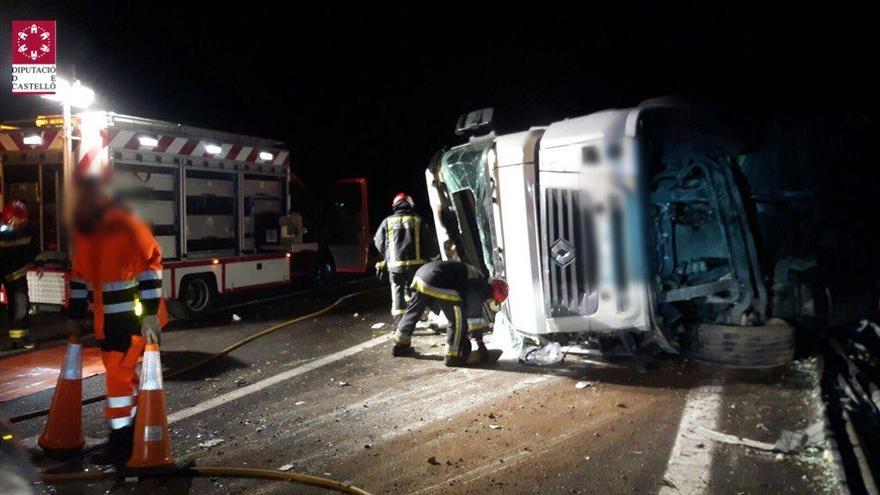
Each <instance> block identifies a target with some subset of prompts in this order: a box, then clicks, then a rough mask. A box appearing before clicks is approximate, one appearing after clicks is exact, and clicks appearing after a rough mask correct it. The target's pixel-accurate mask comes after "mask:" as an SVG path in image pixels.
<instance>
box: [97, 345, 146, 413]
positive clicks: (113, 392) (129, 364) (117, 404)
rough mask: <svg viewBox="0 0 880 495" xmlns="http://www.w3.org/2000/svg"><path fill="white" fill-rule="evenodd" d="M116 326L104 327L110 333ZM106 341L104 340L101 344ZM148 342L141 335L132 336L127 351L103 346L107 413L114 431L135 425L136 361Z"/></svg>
mask: <svg viewBox="0 0 880 495" xmlns="http://www.w3.org/2000/svg"><path fill="white" fill-rule="evenodd" d="M113 331H114V330H113V329H105V332H107V333H108V336H109V334H110V333H111V332H113ZM102 344H103V343H102ZM145 347H146V342H145V341H144V339H143V338H142V337H141V336H140V335H132V336H131V343H130V345H129V346H128V348H127V349H125V350H124V351H122V350H120V349H118V348H116V349H111V348H109V347H108V346H105V345H102V346H101V361H103V363H104V369H105V370H106V373H105V374H104V378H105V380H106V385H107V402H106V404H105V407H104V416H105V417H106V418H107V421H108V422H109V423H110V429H111V430H119V429H121V428H125V427H128V426H132V425H134V417H135V414H137V391H138V384H139V381H138V376H137V372H136V370H137V363H138V359H140V357H141V355H143V353H144V348H145Z"/></svg>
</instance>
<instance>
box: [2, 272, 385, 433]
mask: <svg viewBox="0 0 880 495" xmlns="http://www.w3.org/2000/svg"><path fill="white" fill-rule="evenodd" d="M377 290H387V289H385V288H384V287H376V288H373V289H366V290H362V291H358V292H352V293H351V294H346V295H344V296H342V297H340V298H338V299H336V301H334V302H333V304H330V305H329V306H326V307H324V308H321V309H319V310H317V311H314V312H312V313H309V314H307V315H302V316H297V317H296V318H293V319H290V320H287V321H283V322H281V323H277V324H275V325H272V326H270V327H268V328H266V329H264V330H261V331H259V332H257V333H255V334H253V335H250V336H248V337H245V338H243V339H241V340H239V341H237V342H235V343H234V344H232V345H230V346H228V347H226V348H225V349H223V350H221V351H220V352H217V353H214V354H211V355H210V356H207V357H205V358H203V359H200V360H198V361H196V362H195V363H192V364H189V365H186V366H184V367H183V368H179V369H176V370H172V371H170V372H168V373H165V374H164V378H165V379H166V380H168V379H171V378H174V377H176V376H180V375H182V374H184V373H188V372H190V371H192V370H194V369H196V368H199V367H201V366H204V365H206V364H208V363H210V362H212V361H215V360H217V359H220V358H221V357H223V356H226V355H227V354H229V353H231V352H232V351H234V350H236V349H238V348H239V347H242V346H244V345H247V344H249V343H251V342H253V341H255V340H257V339H259V338H261V337H265V336H266V335H269V334H270V333H273V332H275V331H278V330H280V329H282V328H285V327H289V326H290V325H294V324H296V323H299V322H301V321H304V320H308V319H309V318H315V317H317V316H321V315H323V314H324V313H328V312H330V311H332V310H333V309H335V308H336V307H337V306H339V305H340V304H342V303H343V302H344V301H347V300H348V299H352V298H355V297H357V296H360V295H363V294H367V293H370V292H375V291H377ZM106 398H107V396H106V395H97V396H95V397H89V398H88V399H85V400H83V401H82V404H83V405H87V404H94V403H95V402H100V401H102V400H104V399H106ZM47 414H49V409H48V408H47V409H37V410H35V411H30V412H27V413H24V414H19V415H18V416H13V417H11V418H8V421H9V422H10V423H19V422H21V421H27V420H29V419H34V418H39V417H41V416H46V415H47Z"/></svg>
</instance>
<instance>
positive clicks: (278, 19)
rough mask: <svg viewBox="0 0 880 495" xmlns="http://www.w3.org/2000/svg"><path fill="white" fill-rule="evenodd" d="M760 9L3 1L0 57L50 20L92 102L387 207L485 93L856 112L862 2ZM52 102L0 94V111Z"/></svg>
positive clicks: (543, 99) (420, 192)
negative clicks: (357, 179)
mask: <svg viewBox="0 0 880 495" xmlns="http://www.w3.org/2000/svg"><path fill="white" fill-rule="evenodd" d="M770 3H773V2H764V3H761V4H753V5H750V4H745V5H743V4H738V5H726V4H716V3H707V2H692V3H676V4H670V3H667V2H645V3H622V2H610V1H609V2H601V3H599V2H578V3H572V4H569V3H553V2H538V3H519V2H505V3H499V4H495V5H490V4H485V5H475V2H471V3H466V4H456V3H452V2H410V3H408V4H403V5H399V6H391V5H385V4H384V3H382V2H370V3H369V4H367V3H366V2H364V3H363V4H357V5H353V4H348V3H342V2H322V3H321V4H318V3H317V2H257V1H255V2H247V3H245V2H167V3H166V2H158V1H152V2H123V1H118V0H117V1H114V2H66V4H65V3H58V4H51V3H42V2H37V1H27V2H17V1H12V2H10V1H4V2H3V4H2V6H0V40H3V43H2V45H0V46H3V47H4V49H3V50H0V62H2V64H0V65H2V67H4V68H8V67H9V57H10V54H9V52H8V49H6V48H5V47H7V46H8V43H9V41H8V40H9V28H10V21H11V20H13V19H28V18H36V19H57V21H58V29H59V37H60V43H59V47H60V52H59V64H60V66H61V68H64V67H65V66H67V67H69V66H75V69H76V75H77V77H78V78H79V79H81V80H82V81H83V82H84V83H85V84H87V85H89V86H91V87H92V88H94V89H95V91H96V93H97V95H98V98H99V102H98V104H97V105H96V106H97V107H100V108H103V109H106V110H112V111H116V112H120V113H129V114H135V115H139V116H145V117H153V118H158V119H164V120H171V121H177V122H181V123H186V124H192V125H197V126H202V127H211V128H217V129H221V130H225V131H233V132H240V133H246V134H252V135H257V136H261V137H271V138H275V139H279V140H283V141H285V142H286V143H288V145H289V147H290V149H291V153H292V167H293V170H294V171H295V172H296V173H297V174H298V175H300V176H301V177H302V178H303V179H304V180H305V181H306V184H307V185H309V186H314V187H315V188H317V187H318V186H319V185H323V184H326V183H328V182H330V181H331V180H332V179H336V178H341V177H346V176H365V177H367V178H368V179H369V180H370V184H371V192H372V195H373V201H372V203H373V205H374V208H376V207H377V208H376V209H377V210H380V211H381V213H384V212H385V209H386V208H387V206H388V203H389V202H390V199H391V197H392V195H393V194H394V193H395V192H397V191H398V190H407V191H409V192H411V193H412V194H413V195H414V196H415V197H416V199H417V201H419V203H420V205H421V206H422V208H423V207H424V205H425V202H426V197H425V186H424V180H423V170H424V167H425V165H426V163H427V160H428V159H429V158H430V156H431V155H432V154H433V153H434V152H435V151H436V150H437V149H438V148H440V147H441V146H444V145H448V144H455V143H456V142H458V138H456V137H455V136H454V135H453V133H452V131H453V126H454V123H455V120H456V118H457V116H458V115H459V114H460V113H462V112H465V111H468V110H471V109H475V108H479V107H483V106H494V107H495V108H496V120H497V121H498V125H499V128H500V129H501V130H505V131H512V130H519V129H524V128H526V127H528V126H530V125H543V124H547V123H549V122H552V121H554V120H558V119H561V118H564V117H572V116H577V115H583V114H586V113H589V112H592V111H596V110H600V109H603V108H608V107H621V106H634V105H637V104H638V103H639V102H640V101H642V100H644V99H646V98H650V97H655V96H661V95H687V96H694V97H701V98H707V99H712V100H715V101H716V102H718V103H721V104H724V105H727V106H729V107H730V108H732V109H734V110H735V111H736V112H739V113H742V114H744V115H750V116H755V118H757V119H758V121H760V119H762V118H764V117H766V116H770V115H775V114H788V115H804V116H809V117H819V118H838V117H841V116H850V117H852V116H857V117H859V118H865V117H864V116H866V115H869V116H871V115H873V112H872V109H871V108H872V104H873V101H874V99H875V98H876V91H877V88H878V84H877V82H878V77H877V75H876V72H877V61H878V56H877V49H878V47H880V43H878V36H877V34H876V33H877V31H878V23H877V20H878V18H877V16H876V13H875V12H874V10H873V9H869V5H868V4H867V3H844V4H840V3H835V5H834V6H829V4H823V5H821V6H816V7H808V6H805V5H803V4H801V3H796V4H795V3H792V4H789V5H779V6H774V5H766V4H770ZM3 70H4V71H7V70H8V69H3ZM4 77H8V76H4ZM4 80H6V79H4ZM54 110H55V109H54V108H53V107H52V106H51V105H49V104H47V103H45V102H42V101H40V100H39V99H38V98H36V97H29V96H12V95H11V94H10V93H9V90H6V89H3V90H0V119H13V118H21V117H27V116H32V115H34V114H35V113H37V112H51V111H54ZM374 211H375V210H374ZM376 213H379V211H376Z"/></svg>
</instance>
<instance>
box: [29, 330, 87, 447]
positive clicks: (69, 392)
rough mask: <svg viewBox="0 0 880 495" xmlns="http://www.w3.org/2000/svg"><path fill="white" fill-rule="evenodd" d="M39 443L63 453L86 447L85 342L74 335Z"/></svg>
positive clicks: (68, 345) (69, 342)
mask: <svg viewBox="0 0 880 495" xmlns="http://www.w3.org/2000/svg"><path fill="white" fill-rule="evenodd" d="M37 444H38V445H39V446H40V447H42V448H43V450H44V451H45V452H46V453H47V454H56V455H63V454H66V453H71V452H74V451H78V450H80V449H82V447H83V445H85V438H84V437H83V433H82V344H81V343H80V342H78V341H77V340H76V339H75V338H73V337H71V338H70V339H69V340H68V343H67V352H66V353H65V354H64V364H63V365H62V366H61V374H60V375H59V376H58V384H57V385H56V386H55V395H54V396H53V397H52V407H50V408H49V419H48V420H47V421H46V428H45V429H44V430H43V434H42V435H40V438H39V439H38V440H37Z"/></svg>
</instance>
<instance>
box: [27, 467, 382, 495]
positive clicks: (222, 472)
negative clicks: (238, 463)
mask: <svg viewBox="0 0 880 495" xmlns="http://www.w3.org/2000/svg"><path fill="white" fill-rule="evenodd" d="M154 477H175V478H184V477H189V478H213V477H223V478H249V479H263V480H273V481H289V482H292V483H299V484H301V485H308V486H315V487H318V488H326V489H328V490H333V491H337V492H339V493H351V494H353V495H371V494H370V492H368V491H366V490H364V489H361V488H358V487H356V486H354V485H349V484H347V483H342V482H340V481H336V480H331V479H327V478H321V477H320V476H312V475H310V474H303V473H291V472H284V471H276V470H273V469H252V468H228V467H197V466H194V467H189V468H184V469H180V470H175V471H170V472H165V473H161V474H156V475H154ZM117 478H118V475H116V474H115V473H111V472H106V471H77V472H72V473H51V474H50V473H43V474H41V475H40V479H41V480H42V481H43V482H44V483H49V484H56V483H66V482H77V481H101V480H115V479H117Z"/></svg>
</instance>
